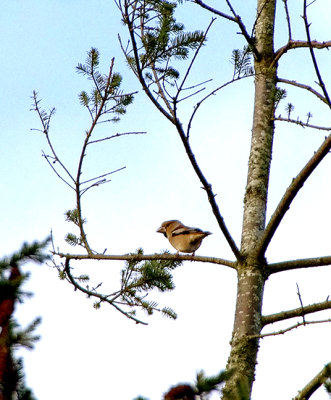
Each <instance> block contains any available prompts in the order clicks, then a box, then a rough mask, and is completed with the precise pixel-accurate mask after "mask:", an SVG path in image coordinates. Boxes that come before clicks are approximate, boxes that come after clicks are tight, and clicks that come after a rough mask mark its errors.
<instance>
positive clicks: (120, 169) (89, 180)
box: [81, 167, 126, 185]
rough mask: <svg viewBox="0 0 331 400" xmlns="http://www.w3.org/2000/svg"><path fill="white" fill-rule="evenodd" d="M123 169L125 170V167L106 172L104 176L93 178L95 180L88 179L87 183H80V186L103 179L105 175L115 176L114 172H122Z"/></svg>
mask: <svg viewBox="0 0 331 400" xmlns="http://www.w3.org/2000/svg"><path fill="white" fill-rule="evenodd" d="M125 168H126V167H121V168H118V169H115V171H111V172H107V173H106V174H103V175H99V176H97V177H95V178H92V179H88V180H87V181H84V182H81V185H84V183H88V182H92V181H95V180H96V179H100V178H103V177H105V176H107V175H111V174H115V172H119V171H122V170H123V169H125Z"/></svg>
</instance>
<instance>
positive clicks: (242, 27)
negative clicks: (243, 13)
mask: <svg viewBox="0 0 331 400" xmlns="http://www.w3.org/2000/svg"><path fill="white" fill-rule="evenodd" d="M193 1H194V3H196V4H198V5H199V6H200V7H202V8H204V9H206V10H208V11H210V12H212V13H213V14H215V15H218V16H220V17H222V18H225V19H227V20H229V21H232V22H235V23H236V24H238V26H239V28H240V30H241V33H242V35H243V36H244V38H245V39H246V41H247V43H248V44H249V45H250V46H251V48H252V51H253V53H254V56H255V58H256V59H257V60H260V59H261V56H260V54H259V52H258V51H257V49H256V46H255V43H254V40H253V38H252V36H251V35H250V34H249V33H248V32H247V29H246V26H245V25H244V23H243V22H242V20H241V17H240V16H239V15H238V14H237V13H236V12H235V10H234V8H233V7H232V5H231V3H230V1H229V0H226V3H227V5H228V6H229V8H230V10H231V12H232V14H233V17H232V16H231V15H228V14H225V13H223V12H222V11H219V10H216V8H213V7H210V6H208V5H207V4H206V3H204V2H203V1H201V0H193Z"/></svg>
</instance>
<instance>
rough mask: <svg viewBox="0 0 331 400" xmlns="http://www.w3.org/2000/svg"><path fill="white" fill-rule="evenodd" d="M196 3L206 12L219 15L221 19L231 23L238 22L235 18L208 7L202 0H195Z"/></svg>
mask: <svg viewBox="0 0 331 400" xmlns="http://www.w3.org/2000/svg"><path fill="white" fill-rule="evenodd" d="M194 3H196V4H198V5H199V6H200V7H202V8H204V9H205V10H208V11H210V12H212V13H213V14H215V15H218V16H219V17H222V18H225V19H228V20H229V21H233V22H237V21H236V19H235V18H234V17H232V16H231V15H228V14H225V13H223V12H222V11H219V10H216V8H213V7H211V6H208V5H207V4H206V3H204V2H203V1H201V0H194Z"/></svg>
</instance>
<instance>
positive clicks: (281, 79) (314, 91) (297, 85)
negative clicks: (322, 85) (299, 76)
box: [277, 78, 328, 104]
mask: <svg viewBox="0 0 331 400" xmlns="http://www.w3.org/2000/svg"><path fill="white" fill-rule="evenodd" d="M277 81H278V82H280V83H286V84H288V85H292V86H296V87H298V88H301V89H305V90H308V91H309V92H311V93H312V94H314V95H315V96H316V97H318V98H319V99H320V100H322V101H323V103H325V104H328V102H327V100H326V98H325V97H324V96H322V95H321V94H320V93H318V91H317V90H315V89H313V88H312V87H311V86H308V85H305V84H303V83H299V82H296V81H290V80H288V79H283V78H277Z"/></svg>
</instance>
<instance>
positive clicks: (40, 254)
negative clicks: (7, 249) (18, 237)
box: [0, 238, 50, 302]
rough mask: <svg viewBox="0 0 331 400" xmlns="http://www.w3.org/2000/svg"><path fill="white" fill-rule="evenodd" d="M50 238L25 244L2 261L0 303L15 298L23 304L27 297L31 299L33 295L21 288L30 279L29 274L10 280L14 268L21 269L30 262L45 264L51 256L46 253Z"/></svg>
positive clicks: (0, 265) (0, 263)
mask: <svg viewBox="0 0 331 400" xmlns="http://www.w3.org/2000/svg"><path fill="white" fill-rule="evenodd" d="M49 241H50V238H47V239H45V240H44V241H42V242H37V241H35V242H33V243H32V244H28V243H23V245H22V247H21V249H20V250H19V251H18V252H16V253H13V254H12V255H11V256H10V257H4V258H2V259H1V260H0V301H2V300H4V299H7V298H12V299H13V298H15V299H16V300H18V301H19V302H23V300H24V298H25V297H31V293H29V292H26V291H22V290H21V289H20V287H21V286H22V284H23V283H24V282H25V281H26V280H27V279H28V278H29V274H28V273H26V274H18V275H17V276H14V277H12V278H11V279H8V278H9V274H10V273H12V268H14V267H20V266H21V265H23V264H25V263H27V262H28V261H33V262H36V263H43V262H45V261H46V260H48V259H49V255H48V254H47V255H46V254H45V253H44V251H43V250H44V249H45V247H46V246H47V245H48V243H49Z"/></svg>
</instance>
